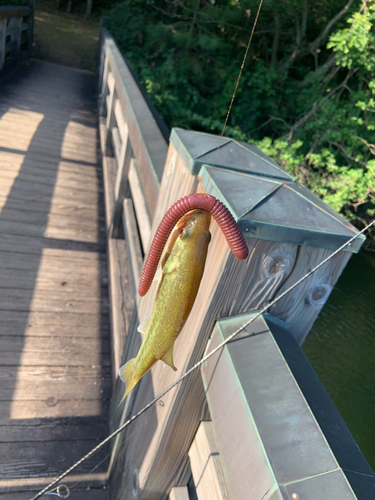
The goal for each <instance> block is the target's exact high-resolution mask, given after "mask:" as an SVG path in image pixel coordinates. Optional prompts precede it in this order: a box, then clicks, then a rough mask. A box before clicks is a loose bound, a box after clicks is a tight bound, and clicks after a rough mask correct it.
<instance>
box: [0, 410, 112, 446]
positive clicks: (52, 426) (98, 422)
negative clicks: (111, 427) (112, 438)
mask: <svg viewBox="0 0 375 500" xmlns="http://www.w3.org/2000/svg"><path fill="white" fill-rule="evenodd" d="M107 427H108V426H107V419H106V418H105V417H104V416H103V417H101V416H98V417H77V418H70V419H65V418H64V419H59V418H55V419H51V418H45V419H40V418H39V419H25V420H17V419H13V420H10V422H9V424H8V425H1V420H0V443H18V442H20V443H22V442H23V441H24V439H25V436H28V441H29V442H34V443H36V444H35V446H36V447H37V446H38V444H37V443H38V442H39V441H49V440H50V439H51V438H52V440H53V441H61V440H65V441H76V440H81V439H82V440H85V441H89V440H93V439H96V440H97V441H98V440H102V439H105V438H106V437H107V435H108V429H107Z"/></svg>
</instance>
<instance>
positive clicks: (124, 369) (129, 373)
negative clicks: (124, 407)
mask: <svg viewBox="0 0 375 500" xmlns="http://www.w3.org/2000/svg"><path fill="white" fill-rule="evenodd" d="M135 362H136V358H133V359H130V360H129V361H128V362H127V363H125V364H124V365H123V366H121V368H120V369H119V372H118V374H119V377H120V379H121V380H122V381H123V382H125V384H126V391H125V394H124V396H123V398H122V400H121V402H120V404H121V403H122V402H123V401H124V399H125V398H126V396H127V395H128V394H129V392H130V391H131V390H132V389H133V387H134V386H135V384H136V383H137V382H138V381H134V379H133V370H134V365H135Z"/></svg>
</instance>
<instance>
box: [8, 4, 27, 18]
mask: <svg viewBox="0 0 375 500" xmlns="http://www.w3.org/2000/svg"><path fill="white" fill-rule="evenodd" d="M30 14H31V9H30V7H27V6H1V7H0V19H6V18H7V17H23V16H28V15H30Z"/></svg>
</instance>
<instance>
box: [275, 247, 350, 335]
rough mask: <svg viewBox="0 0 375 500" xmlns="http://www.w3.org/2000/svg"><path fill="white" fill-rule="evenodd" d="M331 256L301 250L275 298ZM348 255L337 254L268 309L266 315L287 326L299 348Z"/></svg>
mask: <svg viewBox="0 0 375 500" xmlns="http://www.w3.org/2000/svg"><path fill="white" fill-rule="evenodd" d="M332 253H333V250H329V249H324V248H313V247H307V246H304V247H303V246H301V247H300V248H299V253H298V258H297V262H296V265H295V267H294V269H293V271H292V272H291V274H290V275H289V277H288V279H287V280H286V281H285V283H284V284H283V285H282V287H281V288H280V290H279V291H278V294H281V293H282V292H283V291H284V290H286V289H287V288H289V287H290V286H291V285H292V284H294V283H295V282H296V281H298V280H299V279H300V278H302V276H303V275H305V274H306V272H307V270H309V269H312V268H313V267H315V266H316V265H317V264H319V263H320V262H322V261H323V260H324V259H325V258H327V257H328V256H329V255H331V254H332ZM351 255H352V254H351V253H350V252H340V253H339V254H337V255H336V256H335V257H333V258H332V259H331V260H330V262H329V263H327V264H326V265H324V266H322V267H321V268H320V269H318V270H317V271H316V272H315V273H314V274H313V275H312V276H310V277H309V278H307V279H306V280H305V281H304V282H303V283H301V284H300V285H299V286H298V287H296V288H295V289H294V290H293V291H292V292H291V293H289V294H288V295H287V296H286V297H284V298H283V299H281V300H280V301H279V302H278V303H277V304H275V305H274V306H273V307H271V308H270V310H269V312H270V313H271V314H273V315H274V316H276V317H278V318H280V319H282V320H283V321H285V322H286V323H288V325H289V328H290V331H291V332H292V334H293V336H294V338H295V339H296V340H297V342H298V343H299V344H300V345H301V344H302V343H303V341H304V340H305V338H306V335H307V334H308V332H309V331H310V328H311V327H312V325H313V323H314V321H315V319H316V317H317V316H318V314H319V312H320V310H321V308H322V307H323V305H324V303H325V302H326V300H327V299H328V297H329V294H330V292H331V290H332V288H333V286H334V285H335V283H336V282H337V280H338V279H339V277H340V274H341V273H342V271H343V269H344V268H345V266H346V264H347V263H348V261H349V259H350V257H351Z"/></svg>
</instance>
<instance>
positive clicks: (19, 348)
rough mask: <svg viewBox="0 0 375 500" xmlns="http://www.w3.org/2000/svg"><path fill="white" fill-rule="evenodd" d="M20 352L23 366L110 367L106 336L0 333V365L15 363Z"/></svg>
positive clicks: (12, 364)
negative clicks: (101, 337) (1, 334)
mask: <svg viewBox="0 0 375 500" xmlns="http://www.w3.org/2000/svg"><path fill="white" fill-rule="evenodd" d="M72 334H73V332H72ZM20 353H22V364H23V365H25V366H26V365H27V366H65V365H66V363H67V360H68V361H69V364H70V365H73V366H89V365H91V366H92V365H98V364H99V365H101V366H110V356H109V354H110V344H109V340H108V338H107V339H105V340H104V339H100V337H98V338H90V339H87V338H85V337H78V338H76V337H75V336H74V337H73V336H72V337H67V336H66V337H59V338H57V339H56V338H54V337H50V336H45V337H42V336H37V337H32V336H28V337H26V338H24V337H23V336H11V337H10V336H5V335H4V336H0V366H17V365H18V363H19V361H20ZM0 441H1V438H0Z"/></svg>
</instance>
